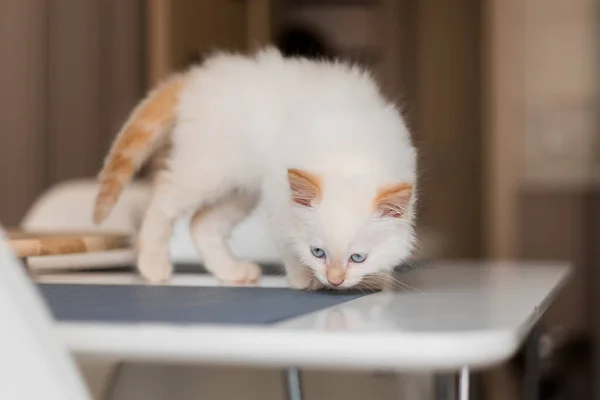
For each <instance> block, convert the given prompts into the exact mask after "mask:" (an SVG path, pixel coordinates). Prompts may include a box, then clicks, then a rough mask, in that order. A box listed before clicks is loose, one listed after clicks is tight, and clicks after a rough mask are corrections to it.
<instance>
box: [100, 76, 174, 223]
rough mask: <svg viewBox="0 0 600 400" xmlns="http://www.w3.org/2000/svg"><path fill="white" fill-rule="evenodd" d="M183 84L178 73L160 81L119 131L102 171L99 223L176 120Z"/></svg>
mask: <svg viewBox="0 0 600 400" xmlns="http://www.w3.org/2000/svg"><path fill="white" fill-rule="evenodd" d="M183 84H184V79H183V77H182V76H181V75H178V76H174V77H173V78H171V79H169V80H167V81H166V82H164V83H163V84H161V85H159V86H158V87H157V88H156V89H155V90H153V91H152V92H151V93H150V94H149V95H148V96H147V97H146V98H145V99H144V100H143V101H142V102H141V103H140V104H139V105H138V106H137V107H136V108H135V110H134V111H133V113H132V114H131V116H130V117H129V119H128V120H127V122H126V123H125V125H124V126H123V128H122V129H121V131H120V132H119V134H118V135H117V137H116V139H115V141H114V142H113V144H112V147H111V149H110V151H109V153H108V156H107V157H106V160H105V161H104V166H103V168H102V170H101V171H100V174H99V175H98V179H99V181H100V182H99V187H98V194H97V196H96V204H95V206H94V215H93V219H94V223H95V224H100V223H101V222H102V221H104V219H106V217H107V216H108V214H110V211H111V210H112V208H113V206H114V205H115V203H116V202H117V200H118V199H119V196H120V195H121V192H122V191H123V188H125V186H126V185H127V184H128V183H129V182H130V181H131V179H132V178H133V176H134V174H135V173H136V172H137V171H138V169H139V168H140V167H141V166H142V165H143V164H144V162H145V161H146V160H147V159H148V158H149V157H150V156H151V155H152V153H153V151H154V150H155V149H156V148H157V147H158V145H160V144H161V143H162V142H163V141H164V140H165V138H166V135H167V133H168V132H169V131H170V128H171V126H172V125H173V123H174V122H175V121H174V120H175V107H176V105H177V103H178V101H179V94H180V92H181V89H182V88H183Z"/></svg>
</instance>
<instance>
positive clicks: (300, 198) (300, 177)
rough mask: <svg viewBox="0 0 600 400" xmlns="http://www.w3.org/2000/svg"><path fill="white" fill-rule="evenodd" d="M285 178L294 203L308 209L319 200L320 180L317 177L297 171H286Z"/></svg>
mask: <svg viewBox="0 0 600 400" xmlns="http://www.w3.org/2000/svg"><path fill="white" fill-rule="evenodd" d="M287 176H288V182H289V185H290V191H291V193H292V201H293V202H294V203H296V204H298V205H301V206H304V207H310V206H311V205H313V203H314V202H315V201H319V200H320V199H321V182H320V181H321V180H320V179H319V177H318V176H316V175H313V174H311V173H309V172H306V171H300V170H298V169H288V171H287Z"/></svg>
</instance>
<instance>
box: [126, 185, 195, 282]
mask: <svg viewBox="0 0 600 400" xmlns="http://www.w3.org/2000/svg"><path fill="white" fill-rule="evenodd" d="M183 199H184V197H178V196H177V193H175V190H174V188H173V187H171V186H170V185H160V186H156V187H155V188H154V191H153V195H152V199H151V200H150V204H149V206H148V209H147V210H146V215H145V217H144V221H143V223H142V227H141V229H140V233H139V237H138V249H137V250H138V255H137V266H138V270H139V272H140V274H141V275H142V277H144V278H145V279H146V280H148V281H149V282H151V283H160V282H164V281H167V280H168V279H169V278H171V275H172V274H173V265H172V263H171V260H170V258H169V242H170V239H171V235H172V234H173V223H174V221H175V219H176V218H177V217H179V216H180V215H181V214H182V212H183V211H184V210H185V207H186V206H189V205H188V204H184V202H183Z"/></svg>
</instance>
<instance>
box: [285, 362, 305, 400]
mask: <svg viewBox="0 0 600 400" xmlns="http://www.w3.org/2000/svg"><path fill="white" fill-rule="evenodd" d="M285 388H286V394H287V399H288V400H302V380H301V377H300V371H299V370H298V368H296V367H289V368H287V369H286V370H285Z"/></svg>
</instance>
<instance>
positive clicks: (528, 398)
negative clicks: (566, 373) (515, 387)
mask: <svg viewBox="0 0 600 400" xmlns="http://www.w3.org/2000/svg"><path fill="white" fill-rule="evenodd" d="M540 335H541V329H540V327H539V326H534V327H533V329H532V330H531V333H530V334H529V339H528V340H527V342H526V343H525V376H524V379H523V390H524V391H525V392H524V393H523V399H524V400H538V399H539V384H540V355H539V346H540Z"/></svg>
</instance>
